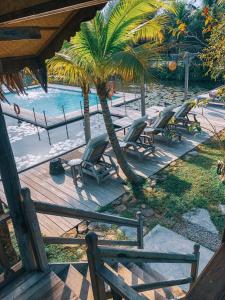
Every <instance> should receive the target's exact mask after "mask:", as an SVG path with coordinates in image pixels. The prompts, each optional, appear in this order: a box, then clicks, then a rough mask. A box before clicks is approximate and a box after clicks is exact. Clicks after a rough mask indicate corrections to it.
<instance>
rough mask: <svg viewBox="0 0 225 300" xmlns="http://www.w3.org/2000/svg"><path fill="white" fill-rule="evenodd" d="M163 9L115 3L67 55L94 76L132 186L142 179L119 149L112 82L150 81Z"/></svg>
mask: <svg viewBox="0 0 225 300" xmlns="http://www.w3.org/2000/svg"><path fill="white" fill-rule="evenodd" d="M161 7H162V3H160V2H159V1H157V0H156V1H155V0H132V1H127V0H121V1H119V2H118V1H114V2H111V3H109V4H108V6H107V8H106V9H105V10H103V11H101V12H98V13H97V15H96V17H95V18H94V19H93V20H92V21H90V22H86V23H83V24H82V25H81V30H80V32H79V33H77V34H76V36H75V37H73V38H72V39H71V47H69V48H68V49H67V54H68V55H69V56H70V57H73V58H76V64H77V65H78V66H79V67H80V68H81V69H82V70H85V72H86V74H89V75H91V76H92V81H93V83H94V85H95V87H96V91H97V94H98V96H99V99H100V103H101V107H102V113H103V118H104V122H105V126H106V130H107V133H108V135H109V139H110V142H111V145H112V148H113V150H114V152H115V155H116V157H117V161H118V163H119V165H120V167H121V169H122V170H123V172H124V174H125V175H126V177H127V178H128V180H129V181H130V182H132V183H137V182H139V181H140V178H139V177H138V176H137V175H136V173H134V172H133V171H132V170H131V168H130V166H129V164H128V163H127V161H126V159H125V158H124V155H123V153H122V151H121V148H120V146H119V142H118V139H117V136H116V133H115V130H114V126H113V123H112V118H111V114H110V110H109V106H108V102H107V99H108V94H109V90H108V80H109V78H110V77H111V76H119V77H120V78H122V79H123V80H127V81H130V80H136V81H139V82H140V80H141V79H142V78H143V76H144V77H145V78H147V77H148V57H149V53H151V54H154V53H155V52H157V47H158V45H157V42H156V40H158V39H160V38H161V37H162V23H163V22H164V21H165V19H164V18H163V16H162V15H159V14H157V12H158V10H159V9H160V8H161ZM149 40H151V41H150V42H149ZM140 41H141V42H142V44H141V45H139V42H140ZM143 41H145V42H143Z"/></svg>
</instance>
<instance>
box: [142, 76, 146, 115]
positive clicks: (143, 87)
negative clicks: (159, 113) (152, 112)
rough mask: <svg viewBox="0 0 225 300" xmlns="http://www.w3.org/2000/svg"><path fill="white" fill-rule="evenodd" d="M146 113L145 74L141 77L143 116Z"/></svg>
mask: <svg viewBox="0 0 225 300" xmlns="http://www.w3.org/2000/svg"><path fill="white" fill-rule="evenodd" d="M145 114H146V111H145V78H144V75H143V76H142V79H141V116H142V117H144V116H145Z"/></svg>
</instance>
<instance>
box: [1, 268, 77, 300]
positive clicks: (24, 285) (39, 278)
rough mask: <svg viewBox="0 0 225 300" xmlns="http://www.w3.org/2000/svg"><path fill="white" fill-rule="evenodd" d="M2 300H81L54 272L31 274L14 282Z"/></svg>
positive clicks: (4, 293) (4, 292)
mask: <svg viewBox="0 0 225 300" xmlns="http://www.w3.org/2000/svg"><path fill="white" fill-rule="evenodd" d="M0 299H1V300H12V299H16V300H42V299H45V300H50V299H54V300H79V298H78V297H77V296H76V295H75V293H73V292H72V291H71V290H70V289H69V287H67V286H66V285H65V283H64V282H63V281H62V280H61V279H60V278H59V277H58V276H57V275H56V274H55V273H54V272H52V271H50V272H47V273H44V272H30V273H27V274H25V275H23V276H21V277H20V278H18V279H17V280H16V282H12V283H11V284H9V286H7V287H6V289H3V291H2V292H1V293H0Z"/></svg>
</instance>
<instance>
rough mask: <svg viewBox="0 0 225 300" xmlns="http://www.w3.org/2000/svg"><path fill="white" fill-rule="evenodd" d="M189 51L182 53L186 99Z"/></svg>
mask: <svg viewBox="0 0 225 300" xmlns="http://www.w3.org/2000/svg"><path fill="white" fill-rule="evenodd" d="M189 56H190V55H189V52H185V54H184V68H185V75H184V100H186V99H187V96H188V88H189V67H190V57H189Z"/></svg>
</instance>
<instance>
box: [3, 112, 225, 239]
mask: <svg viewBox="0 0 225 300" xmlns="http://www.w3.org/2000/svg"><path fill="white" fill-rule="evenodd" d="M196 111H197V112H200V110H199V111H198V110H196ZM149 113H151V111H149ZM205 114H206V115H207V117H208V118H209V119H210V121H211V122H212V123H213V124H214V126H215V127H216V128H217V130H222V129H223V128H225V121H224V117H225V110H221V109H217V108H207V110H206V111H205ZM135 115H136V113H135ZM129 117H132V116H130V115H129ZM198 119H199V120H201V124H202V125H203V126H204V127H206V126H208V122H207V121H206V120H205V119H203V118H202V117H201V116H198ZM118 134H119V135H120V136H121V135H122V134H123V133H122V131H120V132H119V133H118ZM210 135H212V133H210V132H204V133H203V134H201V135H198V136H193V135H188V134H185V133H183V140H182V142H181V143H173V144H171V145H168V144H167V143H166V142H165V141H163V140H160V139H157V140H156V153H155V155H154V156H152V157H149V158H148V159H145V160H143V161H139V160H138V159H137V158H136V157H133V156H131V155H127V160H128V162H129V164H130V165H131V167H132V168H133V169H134V170H135V171H136V172H137V173H138V174H140V175H142V176H144V177H149V176H151V175H153V174H154V173H156V172H158V171H159V170H160V169H162V168H164V167H165V166H167V165H168V164H170V163H171V162H172V161H174V160H176V159H177V158H179V157H180V156H182V155H184V154H185V153H186V152H188V151H191V150H192V149H193V148H195V147H196V146H197V145H199V144H200V143H202V142H204V141H205V140H206V139H208V138H209V136H210ZM83 151H84V148H80V149H79V150H75V151H73V152H71V153H70V154H67V155H66V156H65V158H66V159H72V158H79V157H81V156H82V152H83ZM108 153H109V154H111V155H112V156H113V157H114V153H113V152H112V150H111V149H109V150H108ZM114 159H115V157H114ZM120 175H121V177H123V174H122V172H121V171H120ZM20 180H21V185H22V186H23V187H29V188H30V190H31V196H32V198H33V200H37V201H43V202H48V203H55V204H58V205H64V206H67V207H74V208H80V209H84V210H90V211H96V210H98V209H99V208H100V207H102V206H105V205H107V204H109V203H111V202H112V201H114V200H116V199H117V198H118V197H120V196H122V194H123V193H124V189H123V185H122V184H121V182H120V180H118V179H117V178H111V179H108V180H107V181H105V182H103V183H102V184H101V185H98V184H97V182H96V181H95V180H94V179H92V178H89V177H86V183H85V185H83V186H82V185H81V183H79V185H78V187H75V186H74V183H73V180H72V178H71V174H70V170H69V169H68V170H66V172H65V174H63V175H60V176H50V175H49V163H44V164H41V165H39V166H37V167H34V168H32V169H30V170H28V171H25V172H22V173H20ZM0 197H1V199H4V197H5V196H4V192H3V187H2V185H0ZM38 217H39V221H40V225H41V230H42V233H43V234H44V235H46V236H50V235H51V236H59V235H62V234H63V233H65V232H66V231H68V230H70V229H71V228H73V227H74V226H76V225H77V224H78V223H79V222H80V220H73V219H67V218H61V217H55V216H47V215H39V216H38Z"/></svg>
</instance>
